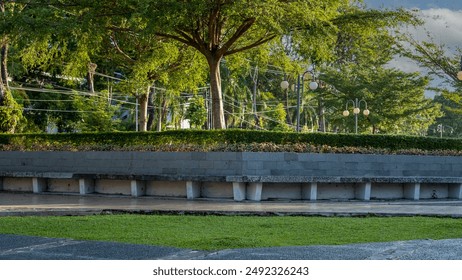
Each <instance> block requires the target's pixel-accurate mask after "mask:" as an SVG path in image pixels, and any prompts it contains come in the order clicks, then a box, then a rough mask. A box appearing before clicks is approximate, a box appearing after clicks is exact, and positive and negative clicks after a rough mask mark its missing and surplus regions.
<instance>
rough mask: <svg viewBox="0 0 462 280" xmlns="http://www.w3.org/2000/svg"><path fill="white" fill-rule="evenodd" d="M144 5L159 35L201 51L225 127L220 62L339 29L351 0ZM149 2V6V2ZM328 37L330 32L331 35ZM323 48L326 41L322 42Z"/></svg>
mask: <svg viewBox="0 0 462 280" xmlns="http://www.w3.org/2000/svg"><path fill="white" fill-rule="evenodd" d="M143 2H144V3H145V6H144V7H145V10H144V11H145V13H146V16H145V17H146V18H149V19H150V21H149V24H150V26H151V28H152V30H153V32H155V33H156V34H157V35H159V36H162V37H165V38H170V39H174V40H177V41H179V42H181V43H184V44H186V45H188V46H191V47H193V48H195V49H196V50H198V51H199V52H200V53H201V54H202V55H203V56H204V57H205V58H206V59H207V62H208V66H209V72H210V86H211V93H212V107H213V127H214V128H216V129H223V128H225V127H226V124H225V118H224V110H223V97H222V88H221V74H220V63H221V61H222V59H223V58H224V57H226V56H228V55H232V54H235V53H239V52H243V51H246V50H249V49H252V48H254V47H257V46H260V45H262V44H265V43H267V42H269V41H271V40H273V39H275V38H277V37H279V38H281V36H283V35H290V34H291V33H292V34H295V33H297V32H299V31H303V30H306V29H314V28H320V29H322V30H324V31H327V30H329V29H335V28H334V24H333V20H334V19H336V18H338V17H339V16H340V15H341V11H342V7H346V6H348V5H349V4H350V2H356V1H349V0H342V1H339V0H323V1H311V0H305V1H285V0H284V1H283V0H270V1H267V0H207V1H204V0H184V1H177V0H155V1H154V0H153V1H143ZM147 2H149V3H147ZM326 33H329V32H326ZM318 43H319V44H322V43H323V42H318Z"/></svg>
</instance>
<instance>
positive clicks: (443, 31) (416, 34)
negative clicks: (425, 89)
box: [364, 0, 462, 97]
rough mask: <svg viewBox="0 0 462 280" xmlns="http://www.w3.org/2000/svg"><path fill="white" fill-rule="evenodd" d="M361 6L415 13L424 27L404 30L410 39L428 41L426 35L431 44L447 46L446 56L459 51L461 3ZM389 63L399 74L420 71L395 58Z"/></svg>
mask: <svg viewBox="0 0 462 280" xmlns="http://www.w3.org/2000/svg"><path fill="white" fill-rule="evenodd" d="M364 3H366V5H367V7H369V8H373V9H383V8H384V9H396V8H399V7H402V8H405V9H412V10H418V13H419V15H420V16H421V17H422V18H423V19H424V20H425V24H424V25H423V26H422V27H418V28H417V29H414V28H413V29H408V30H407V31H408V32H409V33H410V34H412V36H413V38H414V39H416V40H428V39H427V32H428V33H429V34H431V36H432V38H433V41H434V42H435V43H438V44H444V45H445V46H446V47H447V53H448V55H451V54H452V53H454V51H455V50H456V48H461V49H462V0H364ZM390 64H391V66H392V67H396V68H398V69H401V70H403V71H409V72H414V71H416V72H422V69H419V67H418V66H417V65H416V64H415V63H413V62H411V61H409V60H406V59H396V60H394V61H393V62H392V63H390ZM429 97H431V96H429Z"/></svg>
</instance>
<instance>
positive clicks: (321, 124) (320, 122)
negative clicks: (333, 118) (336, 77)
mask: <svg viewBox="0 0 462 280" xmlns="http://www.w3.org/2000/svg"><path fill="white" fill-rule="evenodd" d="M318 116H319V118H318V125H319V128H318V131H319V132H326V122H325V118H324V102H323V100H322V98H319V100H318Z"/></svg>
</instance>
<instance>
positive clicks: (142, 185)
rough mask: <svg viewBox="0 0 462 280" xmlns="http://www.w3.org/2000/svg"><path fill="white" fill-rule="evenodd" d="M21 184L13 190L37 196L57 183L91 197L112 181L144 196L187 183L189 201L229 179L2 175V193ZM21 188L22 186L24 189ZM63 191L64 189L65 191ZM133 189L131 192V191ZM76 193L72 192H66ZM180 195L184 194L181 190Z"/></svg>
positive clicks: (117, 188)
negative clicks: (153, 188)
mask: <svg viewBox="0 0 462 280" xmlns="http://www.w3.org/2000/svg"><path fill="white" fill-rule="evenodd" d="M5 179H8V180H9V182H8V184H12V185H18V187H17V188H16V189H15V187H14V186H13V187H11V188H9V189H10V190H20V191H24V190H26V191H27V190H29V189H30V191H31V192H33V193H37V194H38V193H44V192H48V191H50V190H51V189H54V188H53V186H52V185H53V182H54V181H56V180H60V181H61V184H63V182H65V183H66V184H68V185H69V187H71V186H70V185H73V187H72V189H73V190H74V191H73V193H78V194H80V195H88V194H92V193H95V191H96V187H97V182H101V181H110V183H109V184H110V185H111V186H108V187H107V188H111V189H113V190H114V191H113V192H116V193H119V194H125V195H131V196H133V197H140V196H144V195H146V183H147V182H180V184H182V183H184V196H185V197H186V198H188V199H194V198H198V197H201V182H226V177H225V176H182V175H134V174H100V173H66V172H64V173H63V172H60V173H57V172H0V191H1V190H4V181H5ZM20 185H21V186H20ZM61 189H62V188H61ZM122 189H126V190H122ZM128 190H129V191H128ZM63 192H72V191H63ZM177 192H178V193H180V194H181V193H183V192H182V191H181V190H180V191H177Z"/></svg>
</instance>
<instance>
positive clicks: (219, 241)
mask: <svg viewBox="0 0 462 280" xmlns="http://www.w3.org/2000/svg"><path fill="white" fill-rule="evenodd" d="M0 233H7V234H21V235H33V236H45V237H58V238H72V239H77V240H100V241H115V242H124V243H133V244H148V245H163V246H174V247H179V248H191V249H197V250H218V249H227V248H245V247H271V246H300V245H321V244H326V245H327V244H350V243H362V242H387V241H398V240H412V239H446V238H462V219H451V218H430V217H393V218H387V217H367V218H349V217H348V218H347V217H249V216H169V215H100V216H82V217H0Z"/></svg>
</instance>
